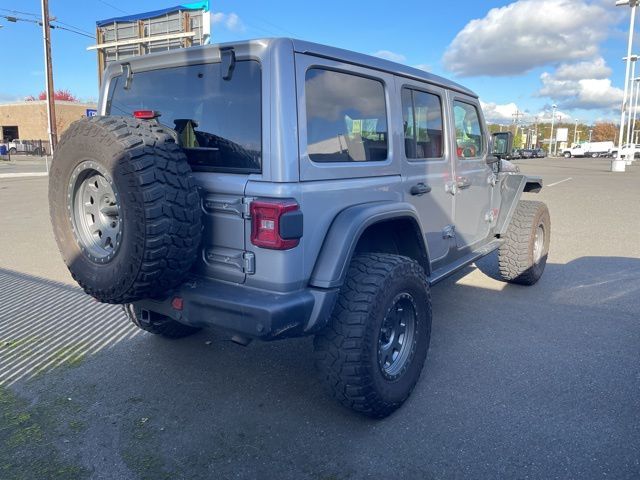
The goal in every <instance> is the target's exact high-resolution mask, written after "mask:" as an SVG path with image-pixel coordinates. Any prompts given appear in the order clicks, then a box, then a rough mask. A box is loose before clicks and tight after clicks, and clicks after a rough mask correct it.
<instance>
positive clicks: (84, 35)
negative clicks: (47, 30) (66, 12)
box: [51, 25, 96, 40]
mask: <svg viewBox="0 0 640 480" xmlns="http://www.w3.org/2000/svg"><path fill="white" fill-rule="evenodd" d="M51 28H55V29H56V30H66V31H67V32H71V33H75V34H76V35H82V36H83V37H87V38H91V39H92V40H94V39H95V38H96V37H95V35H89V34H88V33H82V32H77V31H75V30H71V29H70V28H65V27H61V26H60V25H51Z"/></svg>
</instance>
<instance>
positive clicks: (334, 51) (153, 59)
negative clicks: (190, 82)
mask: <svg viewBox="0 0 640 480" xmlns="http://www.w3.org/2000/svg"><path fill="white" fill-rule="evenodd" d="M283 43H288V44H289V45H292V47H293V50H294V51H295V52H297V53H305V54H309V55H315V56H318V57H322V58H328V59H332V60H337V61H340V62H344V63H351V64H354V65H360V66H364V67H367V68H372V69H375V70H380V71H384V72H387V73H391V74H394V75H400V76H403V77H407V78H412V79H416V80H421V81H424V82H428V83H431V84H433V85H438V86H441V87H443V88H446V89H450V90H455V91H457V92H460V93H463V94H465V95H469V96H471V97H475V98H478V95H476V94H475V93H474V92H473V91H471V90H469V89H468V88H466V87H463V86H462V85H460V84H458V83H455V82H452V81H451V80H447V79H446V78H443V77H440V76H438V75H434V74H432V73H428V72H425V71H424V70H420V69H418V68H413V67H409V66H407V65H402V64H400V63H396V62H391V61H389V60H384V59H382V58H378V57H374V56H372V55H365V54H363V53H357V52H352V51H350V50H344V49H341V48H336V47H329V46H327V45H321V44H319V43H313V42H307V41H304V40H297V39H292V38H265V39H253V40H243V41H236V42H226V43H217V44H211V45H202V46H198V47H191V48H187V49H179V50H170V51H168V52H159V53H152V54H148V55H143V56H141V57H131V58H127V59H124V60H120V61H116V62H113V63H112V64H111V65H110V66H109V68H108V70H112V69H113V68H114V67H115V66H116V65H119V64H123V63H130V64H131V65H132V67H134V66H146V67H147V68H148V67H149V66H151V65H153V64H155V63H157V61H158V60H160V59H163V58H165V59H168V58H172V57H175V56H176V55H185V57H184V58H189V57H191V58H194V56H195V57H196V58H200V57H201V56H202V54H204V52H207V51H211V50H214V51H215V50H218V49H221V48H230V47H235V48H240V47H243V46H244V47H248V48H249V49H251V47H252V46H254V47H255V46H260V47H261V48H269V47H271V46H275V45H278V44H279V45H281V46H282V44H283ZM134 70H135V67H134ZM107 73H109V72H107Z"/></svg>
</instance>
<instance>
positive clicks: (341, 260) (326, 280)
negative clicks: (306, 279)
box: [310, 202, 429, 288]
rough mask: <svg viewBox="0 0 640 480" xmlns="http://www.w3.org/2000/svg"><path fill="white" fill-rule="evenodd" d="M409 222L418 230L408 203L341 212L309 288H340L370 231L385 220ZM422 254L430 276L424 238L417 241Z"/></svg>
mask: <svg viewBox="0 0 640 480" xmlns="http://www.w3.org/2000/svg"><path fill="white" fill-rule="evenodd" d="M405 218H407V219H410V220H411V221H413V222H415V223H416V224H417V225H418V226H419V225H420V222H419V220H418V212H417V211H416V209H415V207H414V206H413V205H411V204H409V203H405V202H374V203H365V204H361V205H354V206H352V207H349V208H346V209H345V210H343V211H342V212H340V213H339V214H338V215H337V216H336V218H335V219H334V221H333V223H332V224H331V227H330V228H329V231H328V233H327V236H326V237H325V240H324V243H323V244H322V250H321V251H320V255H318V259H317V261H316V265H315V267H314V269H313V273H312V275H311V280H310V285H311V286H312V287H319V288H334V287H340V286H341V285H342V284H343V283H344V279H345V277H346V275H347V269H348V268H349V263H350V261H351V257H352V256H353V254H354V252H355V249H356V246H357V245H358V241H359V240H360V238H361V236H362V234H363V233H364V232H365V231H366V230H367V228H368V227H370V226H372V225H375V224H376V223H379V222H383V221H385V220H392V219H405ZM418 241H419V242H421V244H420V245H419V247H420V251H421V252H422V254H423V256H424V262H422V263H424V264H423V267H424V268H425V271H426V272H427V274H428V273H429V272H428V258H429V256H428V252H427V245H426V242H425V241H424V236H423V235H422V234H421V235H420V236H419V237H418Z"/></svg>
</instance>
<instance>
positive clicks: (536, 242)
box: [533, 225, 544, 263]
mask: <svg viewBox="0 0 640 480" xmlns="http://www.w3.org/2000/svg"><path fill="white" fill-rule="evenodd" d="M543 251H544V228H543V227H542V225H538V228H536V236H535V237H534V239H533V263H538V262H539V261H540V259H541V258H542V252H543Z"/></svg>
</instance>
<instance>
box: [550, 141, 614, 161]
mask: <svg viewBox="0 0 640 480" xmlns="http://www.w3.org/2000/svg"><path fill="white" fill-rule="evenodd" d="M613 147H614V143H613V142H585V143H575V144H573V145H572V146H571V148H565V149H564V150H563V151H562V155H563V156H564V158H571V157H593V158H596V157H601V156H604V155H608V154H610V153H611V150H613Z"/></svg>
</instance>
